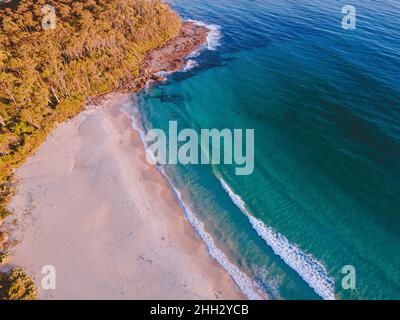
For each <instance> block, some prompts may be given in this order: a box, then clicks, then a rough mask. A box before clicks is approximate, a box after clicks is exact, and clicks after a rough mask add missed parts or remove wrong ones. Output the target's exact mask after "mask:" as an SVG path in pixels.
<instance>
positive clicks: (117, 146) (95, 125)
mask: <svg viewBox="0 0 400 320" xmlns="http://www.w3.org/2000/svg"><path fill="white" fill-rule="evenodd" d="M127 99H131V96H130V95H122V94H114V95H112V96H110V97H109V98H108V100H107V101H106V102H105V103H104V105H103V106H101V107H98V108H94V109H92V110H87V111H85V112H83V113H81V114H80V115H79V116H77V117H76V118H74V119H72V120H71V121H69V122H66V123H64V124H61V125H60V126H59V127H58V128H57V129H56V130H55V131H54V132H53V133H52V134H51V136H49V137H48V139H47V140H46V141H45V142H44V143H43V144H42V146H41V147H40V148H39V150H38V152H37V153H36V154H35V155H34V156H33V157H31V158H30V159H29V160H28V162H27V163H26V164H25V165H23V166H22V167H20V168H19V169H18V170H17V176H18V177H20V178H21V179H22V180H21V183H20V184H19V186H18V194H17V195H16V196H15V197H14V199H13V202H12V204H11V207H12V208H13V209H14V210H15V215H13V216H12V217H13V218H17V223H16V225H15V226H14V227H13V228H14V231H13V233H12V235H13V237H14V238H15V239H17V240H18V241H20V243H19V244H18V245H17V246H16V247H15V248H14V249H13V255H12V259H11V264H12V265H17V266H21V267H23V268H25V269H26V270H27V272H28V273H29V274H31V275H33V276H34V278H35V281H36V284H37V285H38V289H39V298H41V299H216V298H221V299H242V298H243V295H242V294H241V293H240V292H239V289H238V288H237V286H236V285H235V284H234V283H233V281H232V280H231V278H230V277H229V276H228V274H227V273H226V272H225V271H224V270H223V269H222V267H220V266H219V265H218V264H217V263H216V262H215V261H214V260H213V259H212V258H211V257H210V256H209V255H208V253H207V249H206V247H205V245H204V244H203V243H202V242H201V240H200V238H198V237H197V235H196V234H195V232H194V230H193V229H192V227H191V226H190V225H189V223H188V222H187V221H186V220H185V219H184V216H183V213H182V212H181V209H180V208H179V206H178V204H177V202H176V200H175V199H174V197H173V195H172V193H171V192H170V190H169V189H168V187H167V186H166V184H165V182H164V180H163V178H162V176H161V175H160V174H159V172H158V171H157V169H156V168H155V167H153V166H150V165H149V164H148V163H147V162H146V160H145V153H144V148H143V146H142V144H141V141H140V139H139V136H138V133H137V132H136V131H134V130H133V129H132V127H131V122H130V119H129V118H128V117H127V116H126V115H125V114H124V113H123V112H120V111H119V110H118V107H119V106H121V105H122V104H124V103H126V102H127ZM45 265H52V266H54V267H55V268H56V289H55V290H43V288H41V280H42V278H43V275H42V274H41V270H42V267H43V266H45Z"/></svg>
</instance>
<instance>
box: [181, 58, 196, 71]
mask: <svg viewBox="0 0 400 320" xmlns="http://www.w3.org/2000/svg"><path fill="white" fill-rule="evenodd" d="M198 65H199V63H198V62H197V61H195V60H192V59H189V60H186V64H185V66H184V67H183V68H182V71H183V72H186V71H189V70H191V69H193V68H196V67H197V66H198Z"/></svg>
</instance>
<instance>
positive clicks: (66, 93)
mask: <svg viewBox="0 0 400 320" xmlns="http://www.w3.org/2000/svg"><path fill="white" fill-rule="evenodd" d="M49 6H51V7H50V8H53V9H54V14H55V19H54V25H52V26H51V28H45V27H44V26H43V22H46V21H45V20H44V19H46V14H48V11H46V10H43V9H44V8H49ZM180 28H181V21H180V19H179V17H178V16H177V15H176V14H175V13H174V12H173V11H172V10H171V8H170V7H169V5H168V4H165V3H163V2H162V1H161V0H35V1H33V0H19V1H18V0H12V1H3V2H0V228H1V221H2V220H3V219H4V218H5V217H7V216H8V215H9V214H10V212H9V210H8V209H7V205H8V204H9V202H10V199H11V197H12V196H13V194H14V184H15V182H14V176H13V174H14V170H15V168H16V167H17V166H19V165H21V164H22V163H23V162H24V161H25V160H26V159H27V157H28V156H29V155H31V154H32V153H33V152H34V151H35V150H36V148H37V147H38V146H39V145H40V143H41V142H42V141H43V140H44V139H45V138H46V137H47V135H48V134H49V133H50V132H51V130H52V129H53V128H54V127H55V126H56V125H57V124H58V123H60V122H63V121H65V120H67V119H69V118H71V117H73V116H74V115H76V114H77V113H79V112H80V111H81V110H82V108H83V106H84V105H85V103H87V101H88V99H90V98H94V97H99V96H101V95H103V94H105V93H108V92H111V91H113V90H115V89H118V88H120V87H121V86H122V85H123V83H124V82H126V81H130V80H133V79H135V77H137V76H138V75H139V68H140V65H141V62H142V61H143V59H144V57H145V56H146V54H147V53H148V52H150V51H151V50H153V49H155V48H158V47H160V46H162V45H163V44H164V43H165V42H166V41H168V40H170V39H171V38H173V37H175V36H176V35H178V33H179V30H180ZM2 235H3V237H4V238H6V235H5V234H4V233H2ZM4 247H5V248H6V247H8V245H7V244H6V243H5V244H4ZM8 256H9V254H8V251H5V250H3V248H2V247H0V257H1V259H0V260H1V261H2V263H4V262H5V261H7V258H8ZM24 292H25V293H24ZM34 296H35V290H34V288H33V282H32V279H31V278H30V277H29V276H27V275H26V274H25V273H24V272H23V270H21V269H16V268H14V269H12V270H11V271H10V272H8V273H2V274H0V300H1V299H28V298H32V297H34Z"/></svg>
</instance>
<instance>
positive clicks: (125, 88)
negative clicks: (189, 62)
mask: <svg viewBox="0 0 400 320" xmlns="http://www.w3.org/2000/svg"><path fill="white" fill-rule="evenodd" d="M209 32H210V30H209V29H208V28H207V27H205V26H202V25H199V24H196V23H195V22H189V21H184V22H182V27H181V30H180V33H179V35H178V36H177V37H175V38H173V39H171V40H169V41H168V42H167V43H166V44H165V45H164V46H162V47H160V48H157V49H155V50H153V51H151V52H150V53H149V54H147V56H146V57H145V59H144V60H143V62H142V64H141V67H140V73H139V77H137V78H130V79H128V80H127V81H125V82H124V83H123V84H122V85H121V87H120V90H121V91H122V92H133V93H137V92H139V91H141V90H142V89H143V88H145V87H146V85H147V83H148V82H149V81H156V82H160V81H165V77H164V76H163V75H161V74H160V73H161V72H165V73H173V72H176V71H178V70H180V69H181V68H182V67H183V65H184V63H185V61H186V57H187V56H189V55H190V54H191V53H193V52H194V51H195V50H196V49H198V48H199V47H200V46H202V45H204V44H205V43H206V42H207V35H208V33H209Z"/></svg>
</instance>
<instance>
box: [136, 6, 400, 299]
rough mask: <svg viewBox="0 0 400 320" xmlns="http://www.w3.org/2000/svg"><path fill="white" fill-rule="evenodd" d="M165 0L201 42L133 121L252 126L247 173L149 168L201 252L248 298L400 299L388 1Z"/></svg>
mask: <svg viewBox="0 0 400 320" xmlns="http://www.w3.org/2000/svg"><path fill="white" fill-rule="evenodd" d="M169 2H171V4H172V5H173V8H174V9H175V10H176V11H178V12H179V13H180V14H181V16H182V17H184V18H185V19H193V20H196V21H201V22H203V23H205V24H207V25H209V26H210V30H212V32H211V34H210V36H209V39H208V40H209V43H208V45H207V46H206V47H205V48H204V50H203V51H202V52H200V53H198V54H195V55H193V56H191V57H189V58H188V63H187V66H186V68H184V69H183V70H182V72H178V73H176V74H174V75H171V76H170V77H169V79H168V81H167V82H165V83H163V84H159V85H156V86H154V85H153V86H152V85H150V86H149V88H148V89H147V90H146V91H145V92H143V93H141V94H139V95H138V96H137V101H136V102H135V103H134V105H133V108H135V110H137V111H139V113H138V114H139V115H138V116H137V117H136V121H138V122H139V124H140V125H141V126H143V129H144V131H146V130H149V129H150V128H161V129H164V130H166V131H168V122H169V121H172V120H175V121H178V128H179V129H184V128H193V129H196V130H200V129H201V128H217V129H224V128H230V129H236V128H242V129H255V170H254V173H253V174H252V175H249V176H237V175H235V171H234V169H235V167H234V166H231V165H218V166H211V165H189V166H183V165H177V166H174V165H167V166H164V167H160V170H161V171H162V172H163V173H164V174H165V176H166V177H167V178H166V179H167V180H168V182H169V183H170V186H171V189H172V190H174V191H175V192H176V195H177V199H178V200H179V201H180V204H181V206H182V208H183V209H184V212H185V215H186V217H187V218H188V220H189V222H190V223H191V224H192V225H193V226H194V227H195V228H196V230H197V232H198V234H199V236H200V237H201V238H202V239H203V241H205V242H206V244H207V246H208V249H209V252H210V255H211V256H213V257H214V258H215V259H216V260H217V261H218V262H219V263H220V264H221V265H222V267H224V268H225V269H226V270H227V272H229V273H230V275H231V276H232V278H233V279H234V281H235V282H236V283H237V284H238V285H239V287H240V288H241V290H242V291H243V292H244V293H245V294H246V295H247V296H248V297H249V298H252V299H257V298H265V297H268V298H271V299H321V298H323V299H400V193H399V190H400V2H398V1H396V0H388V1H384V2H383V1H379V2H378V1H369V0H362V1H361V0H352V1H350V2H351V4H352V5H354V6H355V7H356V9H357V25H356V29H355V30H352V31H351V30H344V29H343V28H342V27H341V20H342V16H343V15H342V13H341V9H342V7H343V6H344V5H345V4H348V3H349V1H339V0H324V1H322V0H321V1H318V0H281V1H273V0H175V1H169ZM348 265H350V266H353V267H354V268H355V271H356V274H355V276H356V277H355V284H356V288H355V289H346V288H345V287H343V285H342V280H343V278H344V276H345V274H343V273H342V268H343V267H344V266H348Z"/></svg>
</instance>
